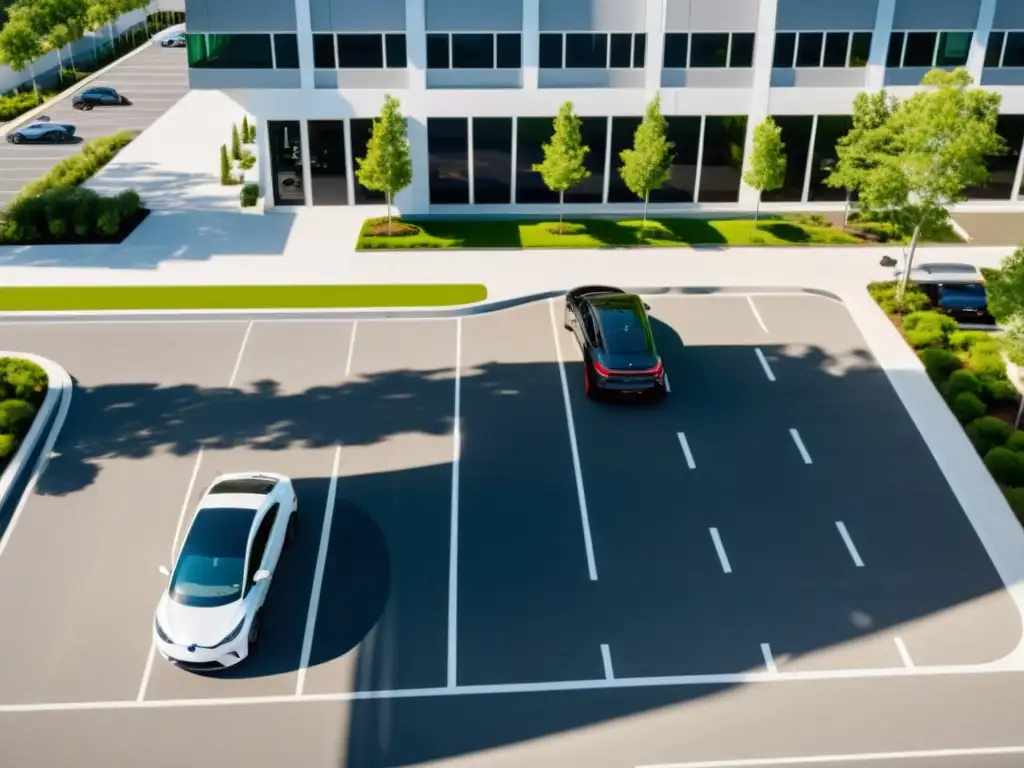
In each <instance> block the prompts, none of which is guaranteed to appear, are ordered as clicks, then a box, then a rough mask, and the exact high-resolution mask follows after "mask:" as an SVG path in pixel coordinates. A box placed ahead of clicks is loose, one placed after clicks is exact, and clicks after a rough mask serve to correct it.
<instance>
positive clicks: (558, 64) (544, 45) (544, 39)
mask: <svg viewBox="0 0 1024 768" xmlns="http://www.w3.org/2000/svg"><path fill="white" fill-rule="evenodd" d="M539 53H540V61H539V64H540V68H541V69H561V68H562V35H561V34H551V33H549V32H545V33H542V34H541V36H540V52H539Z"/></svg>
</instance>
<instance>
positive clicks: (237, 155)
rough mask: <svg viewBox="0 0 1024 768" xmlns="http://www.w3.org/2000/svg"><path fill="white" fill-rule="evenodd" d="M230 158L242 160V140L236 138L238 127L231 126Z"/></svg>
mask: <svg viewBox="0 0 1024 768" xmlns="http://www.w3.org/2000/svg"><path fill="white" fill-rule="evenodd" d="M231 157H232V159H234V160H241V159H242V140H241V138H240V137H239V136H238V126H237V125H234V124H232V126H231Z"/></svg>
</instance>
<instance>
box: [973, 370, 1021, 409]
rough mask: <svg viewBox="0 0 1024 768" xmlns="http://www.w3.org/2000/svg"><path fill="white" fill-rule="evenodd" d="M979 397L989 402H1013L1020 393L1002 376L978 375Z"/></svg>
mask: <svg viewBox="0 0 1024 768" xmlns="http://www.w3.org/2000/svg"><path fill="white" fill-rule="evenodd" d="M978 381H980V382H981V397H982V399H983V400H986V401H988V402H990V403H1015V402H1017V398H1018V397H1020V394H1019V393H1018V392H1017V388H1016V387H1015V386H1013V384H1011V383H1010V381H1009V379H1007V378H1006V377H1004V376H993V375H991V374H989V375H986V376H979V377H978Z"/></svg>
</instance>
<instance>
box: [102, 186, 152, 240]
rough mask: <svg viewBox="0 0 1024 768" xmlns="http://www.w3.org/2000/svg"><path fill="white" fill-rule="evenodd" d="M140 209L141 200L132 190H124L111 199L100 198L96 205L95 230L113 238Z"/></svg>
mask: <svg viewBox="0 0 1024 768" xmlns="http://www.w3.org/2000/svg"><path fill="white" fill-rule="evenodd" d="M140 208H142V200H141V199H140V198H139V193H138V192H136V191H135V190H134V189H126V190H124V191H123V192H119V193H118V194H116V195H114V196H113V197H101V198H99V200H98V205H97V212H98V214H99V215H98V216H97V218H96V228H97V229H98V230H99V231H100V233H102V234H104V235H106V236H107V237H113V236H114V235H116V234H117V233H118V232H120V231H121V229H122V228H123V227H124V225H125V223H126V222H127V221H130V220H131V218H132V217H133V216H135V215H136V214H137V213H138V212H139V209H140Z"/></svg>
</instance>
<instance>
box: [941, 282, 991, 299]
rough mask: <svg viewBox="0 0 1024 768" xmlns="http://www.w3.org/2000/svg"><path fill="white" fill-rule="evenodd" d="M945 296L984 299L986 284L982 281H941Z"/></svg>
mask: <svg viewBox="0 0 1024 768" xmlns="http://www.w3.org/2000/svg"><path fill="white" fill-rule="evenodd" d="M939 290H940V291H942V295H943V297H949V298H962V299H968V298H970V299H984V298H985V286H983V285H982V284H981V283H939Z"/></svg>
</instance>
